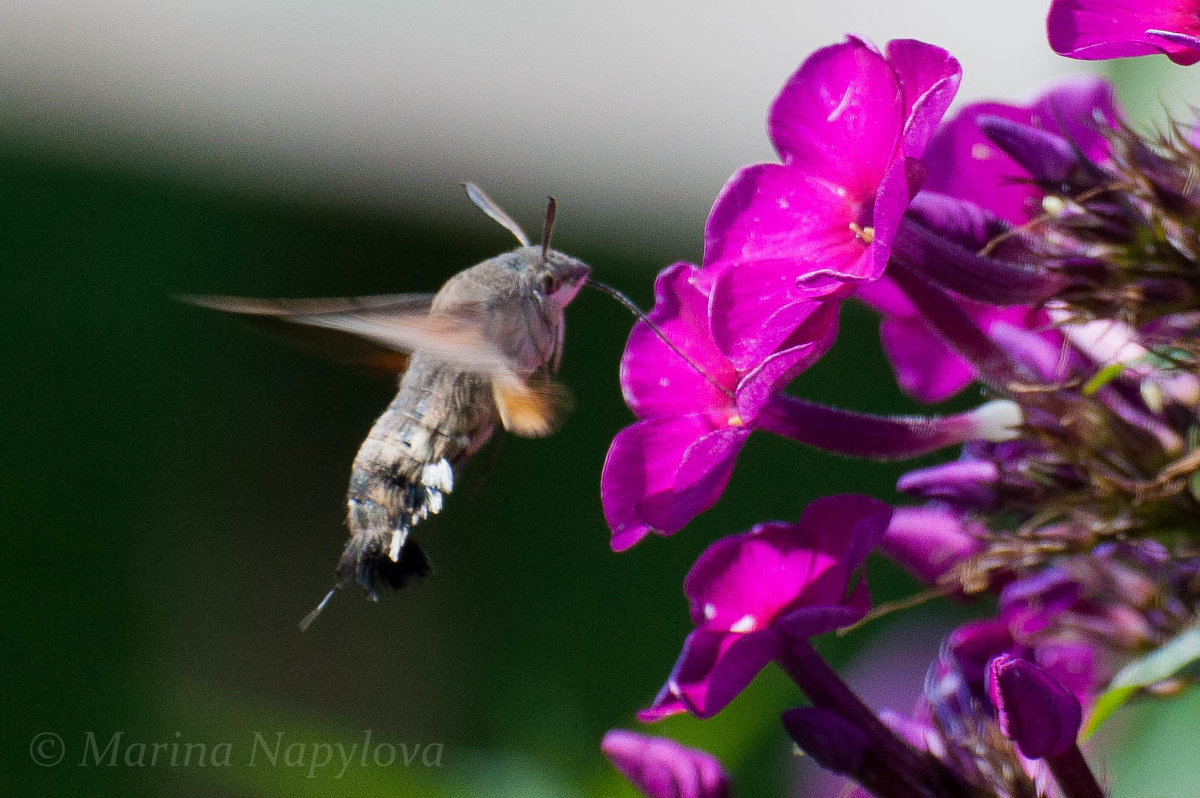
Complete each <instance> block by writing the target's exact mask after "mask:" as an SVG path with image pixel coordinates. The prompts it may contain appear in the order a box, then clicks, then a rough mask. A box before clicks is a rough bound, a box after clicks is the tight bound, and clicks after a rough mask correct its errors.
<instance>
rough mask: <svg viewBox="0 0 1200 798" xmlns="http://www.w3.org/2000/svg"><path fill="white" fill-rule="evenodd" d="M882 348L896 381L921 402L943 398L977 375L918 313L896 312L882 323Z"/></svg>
mask: <svg viewBox="0 0 1200 798" xmlns="http://www.w3.org/2000/svg"><path fill="white" fill-rule="evenodd" d="M879 337H880V339H881V340H882V342H883V351H884V353H885V354H886V355H887V357H888V360H889V361H890V362H891V364H892V369H893V371H894V372H895V374H896V382H897V383H899V384H900V388H901V390H903V391H904V392H905V393H906V394H908V395H909V396H912V397H914V398H916V399H918V400H920V401H922V402H941V401H943V400H945V399H949V398H950V397H951V396H954V395H955V394H957V393H958V392H959V391H961V390H962V389H963V388H966V387H967V386H968V385H970V384H971V383H972V382H973V381H974V379H975V372H974V370H973V369H972V368H971V367H970V365H968V364H967V361H965V360H963V359H962V358H961V357H959V356H958V355H957V354H955V353H954V352H953V351H952V350H950V349H949V348H948V347H947V346H946V345H945V344H944V343H942V340H941V339H940V338H938V336H937V335H936V334H934V332H933V330H932V329H930V327H929V325H928V324H926V323H925V320H924V319H922V318H921V317H919V316H907V317H906V316H893V317H890V318H885V319H884V320H883V321H882V322H881V323H880V325H879Z"/></svg>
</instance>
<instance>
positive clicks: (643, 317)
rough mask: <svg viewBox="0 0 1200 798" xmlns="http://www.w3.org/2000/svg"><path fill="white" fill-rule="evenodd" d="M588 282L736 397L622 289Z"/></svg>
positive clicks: (702, 373)
mask: <svg viewBox="0 0 1200 798" xmlns="http://www.w3.org/2000/svg"><path fill="white" fill-rule="evenodd" d="M586 284H587V285H590V286H591V287H592V288H595V289H596V290H597V291H600V292H601V293H605V294H608V295H609V296H610V297H612V298H613V299H615V300H617V301H618V302H620V303H621V304H622V305H624V306H625V309H626V310H628V311H629V312H630V313H632V314H633V315H634V316H637V318H638V321H642V322H645V324H646V326H647V327H649V328H650V330H651V331H652V332H653V333H654V334H655V335H657V336H658V337H659V339H660V340H661V341H662V342H663V343H664V344H666V345H667V348H668V349H670V350H671V351H672V352H674V353H675V354H677V355H679V357H680V358H681V359H682V360H683V362H684V363H687V364H688V366H690V367H691V369H692V371H695V372H696V373H697V374H699V375H700V376H701V377H703V378H704V379H706V380H708V382H709V383H710V384H711V385H712V386H713V387H714V388H716V389H717V390H718V391H720V392H721V393H723V394H725V395H726V396H728V397H729V398H730V399H734V398H736V395H735V394H734V392H733V391H731V390H729V389H728V388H726V387H725V386H724V385H722V384H721V383H719V382H717V380H716V378H714V377H713V376H712V375H711V374H709V373H708V372H707V371H705V370H704V369H703V368H701V366H700V364H699V363H697V362H696V361H694V360H692V359H691V358H690V357H689V356H688V355H687V353H686V352H684V351H683V350H682V349H680V348H679V347H678V346H676V345H675V342H674V341H672V340H671V339H670V338H668V337H667V334H666V333H665V332H663V331H662V328H660V327H659V326H658V325H657V324H655V323H654V322H652V321H651V320H650V317H649V316H648V315H647V314H646V312H645V311H644V310H642V309H641V308H639V307H638V306H637V303H635V302H634V301H633V300H632V299H630V298H629V297H627V296H625V295H624V294H622V293H621V292H620V291H618V290H617V289H615V288H613V287H612V286H611V285H605V284H604V283H602V282H600V281H598V280H593V279H591V278H590V277H589V278H588V279H587V282H586Z"/></svg>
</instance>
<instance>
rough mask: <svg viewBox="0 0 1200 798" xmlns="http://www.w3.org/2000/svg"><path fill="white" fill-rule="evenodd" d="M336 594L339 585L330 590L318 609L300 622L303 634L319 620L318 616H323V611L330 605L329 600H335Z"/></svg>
mask: <svg viewBox="0 0 1200 798" xmlns="http://www.w3.org/2000/svg"><path fill="white" fill-rule="evenodd" d="M336 592H337V585H334V586H333V587H331V588H330V589H329V592H328V593H326V594H325V598H323V599H321V603H320V604H318V605H317V608H316V609H315V610H313V611H312V612H310V613H309V614H308V615H305V616H304V620H302V621H300V631H301V632H303V631H306V630H307V629H308V627H309V626H311V625H312V622H313V621H315V620H316V619H317V616H318V615H320V614H321V610H323V609H325V605H326V604H328V603H329V600H330V599H331V598H333V594H334V593H336Z"/></svg>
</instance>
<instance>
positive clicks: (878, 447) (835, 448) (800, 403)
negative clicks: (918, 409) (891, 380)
mask: <svg viewBox="0 0 1200 798" xmlns="http://www.w3.org/2000/svg"><path fill="white" fill-rule="evenodd" d="M1010 404H1011V403H1004V404H999V403H989V404H987V405H984V406H983V407H981V408H977V409H976V410H972V411H968V412H966V413H958V414H956V415H952V416H940V417H939V416H934V417H921V416H874V415H869V414H867V413H856V412H852V411H849V410H840V409H838V408H836V407H828V406H826V405H820V404H816V403H815V402H809V401H807V400H804V399H798V398H796V397H793V396H786V395H784V394H777V395H775V396H774V397H772V398H771V400H770V401H769V402H768V403H767V404H766V406H764V407H763V408H762V410H760V411H759V415H758V425H759V427H760V428H761V429H765V430H768V431H770V432H774V433H775V434H776V435H780V436H782V437H784V438H790V439H791V440H794V441H797V442H799V443H804V444H807V445H809V446H814V447H816V448H818V449H824V450H825V451H828V452H837V453H838V454H845V455H850V456H852V457H869V458H872V459H875V460H897V459H904V458H909V457H917V456H920V455H923V454H928V453H929V452H933V451H937V450H938V449H943V448H945V447H947V446H956V445H959V444H962V443H965V442H966V441H969V440H976V439H984V440H992V441H995V440H1007V439H1008V438H1011V437H1012V429H1013V427H1012V426H1006V422H1008V423H1011V424H1012V425H1014V426H1015V425H1016V424H1019V423H1020V418H1019V411H1018V410H1017V409H1016V408H1015V407H1009V405H1010ZM995 411H1000V412H999V413H997V412H995Z"/></svg>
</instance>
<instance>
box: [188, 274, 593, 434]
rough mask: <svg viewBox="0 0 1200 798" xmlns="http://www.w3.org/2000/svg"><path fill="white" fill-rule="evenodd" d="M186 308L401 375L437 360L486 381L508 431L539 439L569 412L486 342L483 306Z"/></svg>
mask: <svg viewBox="0 0 1200 798" xmlns="http://www.w3.org/2000/svg"><path fill="white" fill-rule="evenodd" d="M180 298H181V299H183V300H184V301H186V302H190V303H192V304H194V305H199V306H201V307H206V308H212V309H214V310H221V311H225V312H226V313H237V314H239V315H242V316H245V317H246V318H247V320H248V321H251V322H253V323H254V324H256V325H257V326H259V327H262V328H265V329H268V330H270V331H272V332H276V333H281V334H283V335H284V336H285V337H287V338H289V339H292V340H296V341H299V342H300V343H302V344H305V345H306V347H307V348H309V349H316V350H318V351H322V352H324V353H325V354H328V355H332V356H334V357H336V358H337V359H340V360H350V361H351V362H356V363H361V364H364V365H370V366H375V367H377V368H386V369H388V370H390V371H395V372H401V371H403V370H404V368H405V367H406V366H407V358H408V353H410V352H412V351H414V350H417V349H419V350H421V351H422V352H426V353H429V354H431V355H434V356H436V357H438V358H440V359H442V360H445V361H447V362H449V363H453V364H454V365H455V366H456V367H458V368H461V369H462V370H463V371H470V372H474V373H476V374H480V375H482V376H485V377H488V378H489V379H490V380H491V381H492V396H493V398H494V399H495V401H496V408H497V409H498V411H499V413H500V420H501V422H502V423H503V424H504V428H505V429H506V430H508V431H509V432H512V433H513V434H515V435H521V436H524V437H542V436H544V435H549V434H550V433H551V432H553V431H554V430H555V429H556V428H557V426H558V419H559V418H560V417H561V415H562V414H563V412H564V411H565V410H567V409H568V408H569V406H570V397H569V395H568V393H567V391H566V389H565V388H563V387H562V386H561V385H559V384H558V383H555V382H553V381H552V380H549V379H546V378H535V379H531V380H522V379H521V378H520V377H519V376H517V373H516V372H515V370H514V368H513V363H512V361H511V360H510V359H509V358H508V357H507V356H506V355H504V353H503V352H501V351H500V350H499V349H498V348H497V347H496V346H495V345H494V344H492V343H491V342H490V341H488V340H487V339H486V338H485V337H484V335H483V332H482V330H483V329H484V327H485V324H484V317H483V314H484V313H485V310H484V309H483V307H482V306H474V305H469V304H468V305H461V304H460V305H458V306H456V308H455V312H454V314H453V315H451V314H440V313H439V314H436V315H430V314H429V306H430V303H431V301H432V299H433V295H432V294H395V295H390V296H370V297H356V298H352V299H247V298H242V297H230V296H185V297H180Z"/></svg>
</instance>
